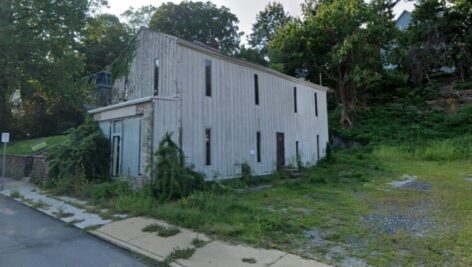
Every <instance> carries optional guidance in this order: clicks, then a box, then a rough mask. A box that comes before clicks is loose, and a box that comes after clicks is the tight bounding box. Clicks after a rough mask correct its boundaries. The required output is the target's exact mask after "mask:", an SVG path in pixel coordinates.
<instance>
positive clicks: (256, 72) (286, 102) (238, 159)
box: [90, 29, 328, 180]
mask: <svg viewBox="0 0 472 267" xmlns="http://www.w3.org/2000/svg"><path fill="white" fill-rule="evenodd" d="M133 55H134V57H133V60H132V62H131V65H130V69H129V72H128V74H127V75H125V76H124V77H121V78H119V79H117V80H116V82H115V84H114V86H113V89H112V90H113V93H112V95H113V103H114V104H113V105H110V106H106V107H102V108H99V109H95V110H92V111H90V113H92V114H93V116H94V118H95V120H97V121H98V122H99V125H100V128H101V129H102V130H103V132H104V133H105V135H106V136H107V137H108V138H109V139H110V141H111V144H112V151H111V153H112V170H111V174H112V176H122V175H123V176H125V175H131V176H135V177H138V176H142V175H146V173H145V167H146V165H147V163H148V162H149V161H150V160H151V157H152V153H153V151H155V150H156V149H157V146H158V143H159V141H160V140H161V139H162V137H163V136H164V135H165V133H166V132H172V133H173V139H174V141H175V142H176V143H177V144H178V145H179V146H180V147H181V148H182V149H183V151H184V153H185V155H186V158H187V159H186V162H187V164H189V165H193V166H194V167H195V169H196V170H197V171H200V172H202V173H205V174H206V176H207V179H210V180H211V179H224V178H233V177H239V176H240V175H241V166H242V164H244V163H247V164H249V166H250V167H251V169H252V171H253V174H254V175H264V174H269V173H271V172H273V171H274V170H276V168H277V166H287V165H292V166H296V164H297V155H298V157H299V161H298V162H301V163H302V164H304V165H314V164H315V163H316V162H317V161H318V160H319V159H321V158H323V157H324V156H325V150H326V144H327V142H328V119H327V100H326V93H327V88H325V87H322V86H320V85H316V84H313V83H309V82H307V81H304V80H301V79H297V78H294V77H291V76H287V75H284V74H281V73H279V72H277V71H274V70H272V69H269V68H266V67H262V66H259V65H256V64H252V63H250V62H247V61H243V60H238V59H235V58H232V57H228V56H225V55H222V54H220V53H219V52H218V51H216V50H214V49H211V48H208V47H206V46H204V45H201V44H198V43H192V42H187V41H184V40H181V39H178V38H176V37H173V36H169V35H166V34H162V33H157V32H153V31H151V30H148V29H141V30H140V31H139V33H138V35H137V41H136V50H135V52H134V54H133Z"/></svg>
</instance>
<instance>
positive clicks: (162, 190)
mask: <svg viewBox="0 0 472 267" xmlns="http://www.w3.org/2000/svg"><path fill="white" fill-rule="evenodd" d="M154 156H155V159H156V163H155V164H154V165H152V166H149V168H151V170H152V179H151V188H152V193H153V195H154V197H156V198H157V199H159V200H170V199H178V198H182V197H186V196H188V195H190V194H191V193H192V192H194V191H195V190H199V189H202V187H203V175H201V174H199V173H196V172H194V171H193V170H192V169H191V168H190V167H187V166H185V156H184V154H183V151H182V150H181V149H180V148H179V147H178V146H177V145H176V144H175V143H174V141H173V140H172V134H170V133H166V135H165V136H164V137H163V139H162V140H161V141H160V143H159V147H158V149H157V151H156V153H155V154H154Z"/></svg>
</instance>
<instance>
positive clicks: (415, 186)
mask: <svg viewBox="0 0 472 267" xmlns="http://www.w3.org/2000/svg"><path fill="white" fill-rule="evenodd" d="M417 179H418V177H416V176H413V175H408V174H405V175H403V177H402V180H400V181H393V182H391V183H389V185H390V186H391V187H393V188H401V189H411V190H419V191H429V190H431V185H430V184H428V183H425V182H418V181H417Z"/></svg>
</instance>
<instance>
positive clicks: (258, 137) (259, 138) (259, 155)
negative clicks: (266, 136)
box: [256, 132, 261, 162]
mask: <svg viewBox="0 0 472 267" xmlns="http://www.w3.org/2000/svg"><path fill="white" fill-rule="evenodd" d="M256 143H257V144H256V149H257V162H261V132H257V134H256Z"/></svg>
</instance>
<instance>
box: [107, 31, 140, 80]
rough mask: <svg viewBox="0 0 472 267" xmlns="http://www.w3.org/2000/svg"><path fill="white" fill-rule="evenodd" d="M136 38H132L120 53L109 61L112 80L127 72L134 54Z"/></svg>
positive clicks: (123, 75) (125, 74)
mask: <svg viewBox="0 0 472 267" xmlns="http://www.w3.org/2000/svg"><path fill="white" fill-rule="evenodd" d="M136 49H137V39H136V38H133V39H131V41H130V42H129V43H128V44H127V45H126V46H125V49H123V50H122V51H121V54H120V55H119V56H118V57H117V58H116V59H115V61H113V62H112V63H111V66H110V72H111V76H112V79H113V81H115V80H116V79H119V78H122V77H125V76H127V75H128V74H129V70H130V68H131V64H132V63H133V60H134V57H135V55H136Z"/></svg>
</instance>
